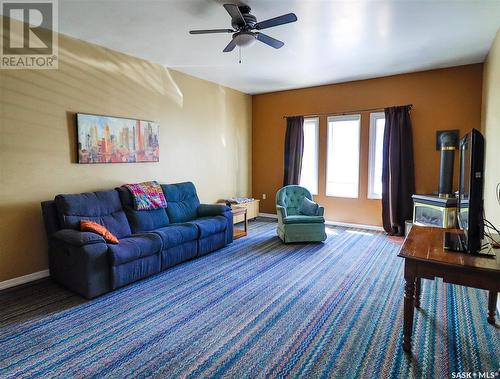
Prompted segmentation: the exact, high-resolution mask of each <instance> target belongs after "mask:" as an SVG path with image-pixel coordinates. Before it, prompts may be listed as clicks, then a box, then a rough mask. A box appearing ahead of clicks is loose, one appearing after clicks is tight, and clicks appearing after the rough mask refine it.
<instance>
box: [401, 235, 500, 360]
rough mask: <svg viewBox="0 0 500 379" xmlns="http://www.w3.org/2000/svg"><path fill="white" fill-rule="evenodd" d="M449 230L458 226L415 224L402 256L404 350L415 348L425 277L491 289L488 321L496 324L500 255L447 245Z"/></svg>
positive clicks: (499, 290)
mask: <svg viewBox="0 0 500 379" xmlns="http://www.w3.org/2000/svg"><path fill="white" fill-rule="evenodd" d="M445 231H448V232H450V231H452V232H454V233H458V232H459V231H458V230H457V229H455V230H453V229H441V228H433V227H421V226H415V225H414V226H413V227H412V228H411V231H410V233H409V234H408V236H407V237H406V239H405V241H404V243H403V246H401V249H400V251H399V254H398V256H400V257H402V258H404V260H405V267H404V278H405V282H406V283H405V294H404V325H403V350H404V351H405V352H410V351H411V335H412V331H413V315H414V308H420V284H421V283H420V281H421V278H424V279H431V280H433V279H434V278H435V277H440V278H443V281H444V282H445V283H452V284H458V285H462V286H468V287H474V288H480V289H484V290H487V291H489V294H488V322H489V323H490V324H495V311H496V303H497V296H498V292H500V257H499V256H498V255H499V254H498V253H497V255H496V256H494V257H490V256H481V255H472V254H466V253H459V252H455V251H448V250H445V249H444V248H443V238H444V232H445Z"/></svg>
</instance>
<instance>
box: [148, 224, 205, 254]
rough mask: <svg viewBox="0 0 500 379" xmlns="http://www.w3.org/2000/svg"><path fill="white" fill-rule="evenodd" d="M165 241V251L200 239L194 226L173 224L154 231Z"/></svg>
mask: <svg viewBox="0 0 500 379" xmlns="http://www.w3.org/2000/svg"><path fill="white" fill-rule="evenodd" d="M154 232H155V233H157V234H158V235H159V236H160V237H161V239H162V241H163V249H167V248H170V247H173V246H178V245H181V244H183V243H184V242H189V241H194V240H196V239H197V238H198V228H197V227H196V225H193V224H187V223H186V224H172V225H169V226H166V227H164V228H159V229H156V230H155V231H154Z"/></svg>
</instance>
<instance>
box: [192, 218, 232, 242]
mask: <svg viewBox="0 0 500 379" xmlns="http://www.w3.org/2000/svg"><path fill="white" fill-rule="evenodd" d="M188 224H193V225H196V226H197V227H198V230H199V233H200V238H205V237H208V236H211V235H212V234H216V233H220V232H223V231H225V230H226V228H227V221H226V218H225V217H224V216H213V217H200V218H198V219H196V220H193V221H190V222H188Z"/></svg>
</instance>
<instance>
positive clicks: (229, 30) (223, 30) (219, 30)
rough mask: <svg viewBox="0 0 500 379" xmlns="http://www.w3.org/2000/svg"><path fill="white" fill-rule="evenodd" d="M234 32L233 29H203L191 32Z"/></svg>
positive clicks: (191, 31)
mask: <svg viewBox="0 0 500 379" xmlns="http://www.w3.org/2000/svg"><path fill="white" fill-rule="evenodd" d="M212 33H234V30H233V29H202V30H190V31H189V34H212Z"/></svg>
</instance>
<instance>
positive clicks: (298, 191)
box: [276, 185, 326, 243]
mask: <svg viewBox="0 0 500 379" xmlns="http://www.w3.org/2000/svg"><path fill="white" fill-rule="evenodd" d="M304 197H306V198H308V199H309V200H312V196H311V193H310V192H309V191H308V190H307V189H306V188H304V187H301V186H297V185H289V186H285V187H283V188H281V189H280V190H279V191H278V192H277V193H276V212H277V214H278V228H277V232H278V236H279V237H280V238H281V239H282V240H283V242H285V243H288V242H321V241H324V240H325V239H326V233H325V218H324V217H323V216H324V213H325V208H323V207H318V212H317V214H316V215H314V216H305V215H302V214H300V213H299V208H300V206H301V204H302V202H303V200H304Z"/></svg>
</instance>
